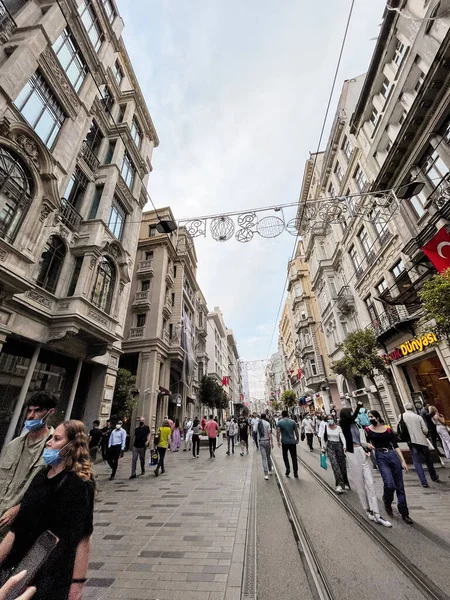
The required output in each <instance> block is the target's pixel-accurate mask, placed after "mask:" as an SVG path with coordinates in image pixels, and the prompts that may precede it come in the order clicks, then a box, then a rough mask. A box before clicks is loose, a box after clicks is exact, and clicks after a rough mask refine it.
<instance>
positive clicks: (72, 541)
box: [0, 421, 95, 600]
mask: <svg viewBox="0 0 450 600" xmlns="http://www.w3.org/2000/svg"><path fill="white" fill-rule="evenodd" d="M42 457H43V459H44V461H45V463H46V464H47V468H46V469H43V470H42V471H41V472H40V473H38V474H37V475H36V477H35V478H34V479H33V481H32V482H31V484H30V487H29V488H28V490H27V491H26V492H25V495H24V497H23V500H22V502H21V505H20V510H19V513H18V515H17V517H16V520H15V522H14V524H13V525H12V528H11V531H10V532H9V533H8V534H7V535H6V537H5V539H4V540H3V541H2V543H1V544H0V569H1V571H2V573H3V575H4V574H5V571H6V574H8V572H12V571H13V570H14V568H15V567H16V566H17V565H18V564H19V563H20V561H21V560H22V558H23V557H24V556H25V555H26V553H27V552H28V550H30V548H31V547H32V546H33V544H34V542H35V541H36V540H37V538H38V537H39V536H40V535H41V534H42V533H43V532H44V531H47V530H50V531H51V532H52V533H53V534H54V535H56V537H57V538H58V539H59V542H58V544H57V546H56V548H55V549H54V550H53V552H52V553H51V554H50V556H49V558H48V559H47V561H46V562H45V563H44V565H43V567H42V568H41V569H40V570H39V572H38V573H37V575H36V577H35V579H34V581H33V585H35V586H36V588H37V592H36V595H35V596H34V598H35V600H80V599H81V596H82V593H83V586H84V583H85V582H86V573H87V569H88V562H89V552H90V537H91V534H92V530H93V508H94V492H95V483H94V474H93V471H92V465H91V461H90V460H89V450H88V437H87V435H86V431H85V426H84V424H83V423H82V422H81V421H64V423H61V425H58V427H57V428H56V429H55V431H54V433H53V436H52V437H51V438H50V439H49V440H48V442H47V444H46V447H45V449H44V452H43V455H42Z"/></svg>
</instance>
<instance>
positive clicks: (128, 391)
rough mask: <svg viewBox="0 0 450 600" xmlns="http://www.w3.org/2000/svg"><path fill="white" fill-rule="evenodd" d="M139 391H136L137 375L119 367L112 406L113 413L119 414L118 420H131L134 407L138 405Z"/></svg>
mask: <svg viewBox="0 0 450 600" xmlns="http://www.w3.org/2000/svg"><path fill="white" fill-rule="evenodd" d="M137 401H138V393H137V391H136V377H135V376H134V375H132V374H131V373H130V371H127V369H119V370H118V372H117V378H116V387H115V389H114V396H113V401H112V407H111V414H113V415H117V420H118V421H124V422H127V421H129V419H130V417H131V415H132V412H133V409H134V408H135V407H136V406H137Z"/></svg>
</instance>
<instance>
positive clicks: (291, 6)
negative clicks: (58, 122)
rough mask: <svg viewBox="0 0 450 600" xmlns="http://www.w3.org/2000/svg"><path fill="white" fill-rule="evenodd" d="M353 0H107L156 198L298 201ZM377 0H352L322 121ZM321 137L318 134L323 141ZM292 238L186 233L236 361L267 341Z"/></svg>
mask: <svg viewBox="0 0 450 600" xmlns="http://www.w3.org/2000/svg"><path fill="white" fill-rule="evenodd" d="M350 4H351V0H322V1H321V2H319V1H317V0H312V1H308V0H117V5H118V8H119V12H120V14H121V16H122V18H123V20H124V23H125V28H124V31H123V38H124V41H125V44H126V47H127V49H128V52H129V55H130V58H131V62H132V64H133V67H134V69H135V72H136V75H137V78H138V81H139V83H140V86H141V89H142V92H143V94H144V97H145V100H146V102H147V105H148V108H149V110H150V114H151V116H152V119H153V122H154V124H155V127H156V131H157V132H158V137H159V139H160V145H159V147H158V148H156V149H155V150H154V153H153V159H152V166H153V172H152V173H151V175H150V180H149V186H148V191H149V193H150V196H151V197H152V200H153V202H154V204H155V205H156V207H157V208H158V207H163V206H170V207H171V208H172V210H173V212H174V215H175V218H176V219H184V218H190V217H192V218H195V217H197V216H201V215H208V214H222V213H225V212H229V211H236V210H242V211H243V212H244V211H245V210H246V209H249V208H255V207H266V206H274V205H277V204H285V203H286V204H287V203H293V202H297V201H298V198H299V193H300V188H301V184H302V175H303V169H304V165H305V162H306V160H307V159H308V158H309V152H315V151H316V149H317V145H318V142H319V136H320V130H321V127H322V123H323V119H324V117H325V111H326V105H327V102H328V98H329V94H330V91H331V85H332V80H333V76H334V71H335V69H336V64H337V59H338V55H339V50H340V45H341V43H342V38H343V34H344V30H345V25H346V21H347V18H348V13H349V9H350ZM384 5H385V1H384V0H355V7H354V11H353V15H352V19H351V22H350V28H349V34H348V38H347V42H346V46H345V49H344V55H343V59H342V62H341V67H340V71H339V75H338V83H337V86H336V89H335V92H334V96H333V104H332V110H331V111H330V114H329V117H328V122H327V129H326V131H329V128H330V126H331V123H332V121H333V117H334V109H335V106H336V103H337V100H338V97H339V93H340V90H341V87H342V83H343V81H344V80H345V79H350V78H352V77H356V76H358V75H360V74H362V73H364V72H366V70H367V68H368V65H369V62H370V58H371V54H372V52H373V49H374V46H375V39H374V38H376V37H377V36H378V34H379V30H380V28H379V25H380V23H381V19H382V13H383V8H384ZM326 141H327V137H326V135H325V137H324V139H323V142H322V145H321V149H324V148H325V146H326ZM151 208H152V207H151V205H150V204H149V205H148V206H147V207H146V209H148V210H150V209H151ZM269 214H275V213H267V215H269ZM265 215H266V213H263V215H262V216H265ZM276 216H279V213H277V215H276ZM294 216H295V209H290V210H286V211H284V218H285V219H286V221H287V220H289V219H291V218H293V217H294ZM294 244H295V237H293V236H291V235H289V233H283V234H282V235H281V236H279V237H277V238H275V239H264V238H261V237H260V236H257V235H256V236H255V237H254V238H253V240H252V241H251V242H249V243H247V244H241V243H239V242H238V241H236V240H235V239H234V238H233V239H231V240H230V241H227V242H216V241H214V240H213V239H212V238H211V236H210V234H209V233H208V234H207V236H206V238H203V237H201V238H196V241H195V246H196V251H197V256H198V281H199V284H200V287H201V289H202V291H203V293H204V295H205V298H206V300H207V303H208V307H209V309H210V310H212V309H213V308H214V307H215V306H219V307H220V308H221V310H222V312H223V315H224V319H225V322H226V324H227V327H229V328H230V329H233V332H234V334H235V338H236V340H237V344H238V350H239V354H240V356H241V358H242V359H244V360H246V361H256V360H263V359H267V358H268V357H269V356H270V354H271V352H275V351H276V349H277V338H278V321H279V316H280V315H278V317H277V313H278V309H279V306H280V302H281V299H282V294H283V290H285V282H286V273H287V263H288V261H289V259H290V258H291V256H292V253H293V250H294ZM280 314H281V313H280ZM249 366H250V365H249ZM249 379H250V386H251V393H252V394H254V395H255V397H262V396H261V390H262V389H263V379H262V371H261V368H254V369H253V368H252V369H251V370H250V372H249Z"/></svg>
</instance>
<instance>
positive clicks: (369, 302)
mask: <svg viewBox="0 0 450 600" xmlns="http://www.w3.org/2000/svg"><path fill="white" fill-rule="evenodd" d="M364 302H365V304H366V308H367V312H368V313H369V317H370V320H371V321H372V323H373V322H376V321H377V320H378V313H377V311H376V308H375V306H374V304H373V300H372V297H371V296H367V298H365V299H364Z"/></svg>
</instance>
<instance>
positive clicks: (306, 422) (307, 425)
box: [302, 415, 314, 452]
mask: <svg viewBox="0 0 450 600" xmlns="http://www.w3.org/2000/svg"><path fill="white" fill-rule="evenodd" d="M302 431H303V432H304V433H305V434H306V440H307V442H308V446H309V451H310V452H312V451H313V439H314V421H313V420H312V416H311V415H306V419H303V421H302Z"/></svg>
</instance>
